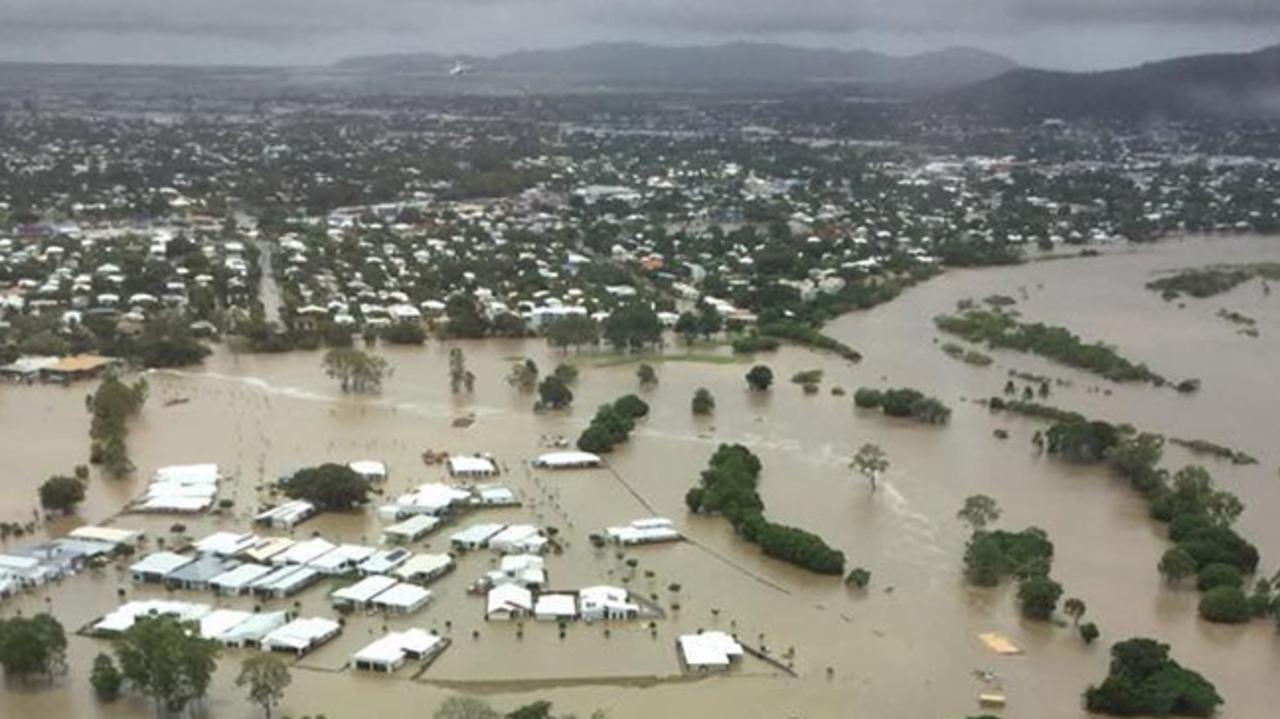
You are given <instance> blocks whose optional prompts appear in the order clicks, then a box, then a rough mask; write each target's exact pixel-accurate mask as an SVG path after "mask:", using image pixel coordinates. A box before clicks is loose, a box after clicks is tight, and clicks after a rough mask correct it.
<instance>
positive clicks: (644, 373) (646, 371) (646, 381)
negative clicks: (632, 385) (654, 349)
mask: <svg viewBox="0 0 1280 719" xmlns="http://www.w3.org/2000/svg"><path fill="white" fill-rule="evenodd" d="M636 378H637V379H639V380H640V386H641V387H656V386H658V372H657V370H655V369H654V368H653V365H651V364H641V365H640V366H639V367H637V368H636Z"/></svg>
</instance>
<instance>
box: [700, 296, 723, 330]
mask: <svg viewBox="0 0 1280 719" xmlns="http://www.w3.org/2000/svg"><path fill="white" fill-rule="evenodd" d="M723 328H724V318H723V317H721V316H720V310H717V309H716V308H715V306H714V305H710V304H704V305H702V307H701V308H699V310H698V334H700V335H702V338H703V339H711V337H712V336H713V335H715V334H716V333H717V332H719V331H720V330H721V329H723Z"/></svg>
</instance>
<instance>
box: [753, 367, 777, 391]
mask: <svg viewBox="0 0 1280 719" xmlns="http://www.w3.org/2000/svg"><path fill="white" fill-rule="evenodd" d="M772 384H773V370H771V369H769V368H768V367H766V366H765V365H762V364H758V365H756V366H755V367H752V368H751V371H749V372H747V386H749V387H750V388H751V389H753V390H755V391H756V392H764V391H765V390H767V389H769V386H770V385H772Z"/></svg>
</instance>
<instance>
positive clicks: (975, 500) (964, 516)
mask: <svg viewBox="0 0 1280 719" xmlns="http://www.w3.org/2000/svg"><path fill="white" fill-rule="evenodd" d="M956 516H957V517H959V518H960V520H961V521H963V522H964V523H965V524H967V525H969V528H970V529H972V530H973V531H975V532H979V531H982V530H983V529H986V528H987V525H988V524H991V523H992V522H994V521H996V520H997V519H1000V506H999V505H998V504H996V500H994V499H992V498H991V497H988V496H987V495H985V494H974V495H970V496H968V497H965V500H964V506H963V507H961V508H960V511H959V512H956Z"/></svg>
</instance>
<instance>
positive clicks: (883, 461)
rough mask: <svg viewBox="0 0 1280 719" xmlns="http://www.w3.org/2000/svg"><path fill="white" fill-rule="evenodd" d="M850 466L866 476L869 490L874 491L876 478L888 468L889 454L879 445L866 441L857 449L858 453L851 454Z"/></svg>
mask: <svg viewBox="0 0 1280 719" xmlns="http://www.w3.org/2000/svg"><path fill="white" fill-rule="evenodd" d="M849 466H850V467H853V468H854V469H856V470H858V473H859V474H861V475H862V476H864V477H866V478H867V481H868V482H870V483H871V491H872V492H874V491H876V480H877V479H879V477H880V475H882V474H884V472H885V471H886V470H888V469H889V455H887V454H885V451H884V450H883V449H881V448H880V446H879V445H876V444H871V443H867V444H864V445H862V447H861V448H859V449H858V453H857V454H855V455H853V462H851V463H850V465H849Z"/></svg>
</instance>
